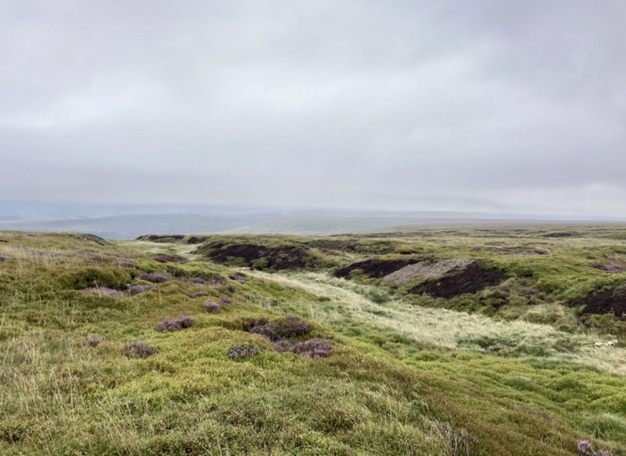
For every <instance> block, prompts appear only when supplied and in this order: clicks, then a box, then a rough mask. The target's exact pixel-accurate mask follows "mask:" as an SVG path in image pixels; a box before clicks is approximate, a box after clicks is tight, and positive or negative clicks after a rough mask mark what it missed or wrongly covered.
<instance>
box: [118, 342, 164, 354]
mask: <svg viewBox="0 0 626 456" xmlns="http://www.w3.org/2000/svg"><path fill="white" fill-rule="evenodd" d="M122 353H123V354H124V355H125V356H127V357H129V358H148V357H149V356H152V355H154V354H156V353H158V350H157V349H156V348H154V347H151V346H149V345H146V344H143V343H141V342H139V343H133V344H127V345H126V346H124V351H123V352H122Z"/></svg>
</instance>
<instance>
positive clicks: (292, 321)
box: [280, 315, 310, 338]
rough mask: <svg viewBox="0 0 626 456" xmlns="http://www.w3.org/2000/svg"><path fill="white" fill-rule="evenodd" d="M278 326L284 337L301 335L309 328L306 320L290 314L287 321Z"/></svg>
mask: <svg viewBox="0 0 626 456" xmlns="http://www.w3.org/2000/svg"><path fill="white" fill-rule="evenodd" d="M280 326H281V330H282V336H283V337H286V338H293V337H299V336H303V335H304V334H306V333H308V332H309V329H310V325H309V324H308V323H307V322H305V321H302V320H301V319H300V318H298V317H294V316H291V315H289V316H287V321H286V322H285V323H283V324H281V325H280Z"/></svg>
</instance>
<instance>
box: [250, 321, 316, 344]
mask: <svg viewBox="0 0 626 456" xmlns="http://www.w3.org/2000/svg"><path fill="white" fill-rule="evenodd" d="M310 329H311V327H310V325H309V323H307V322H305V321H303V320H302V319H300V318H299V317H294V316H287V321H285V322H283V323H268V320H267V318H265V317H262V318H259V319H258V320H254V321H252V322H251V323H250V329H249V331H250V333H252V334H257V335H259V336H262V337H264V338H266V339H267V340H270V341H272V342H275V341H277V340H281V339H293V338H296V337H300V336H303V335H305V334H307V333H308V332H309V330H310Z"/></svg>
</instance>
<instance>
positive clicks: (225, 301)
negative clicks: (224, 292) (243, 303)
mask: <svg viewBox="0 0 626 456" xmlns="http://www.w3.org/2000/svg"><path fill="white" fill-rule="evenodd" d="M231 303H232V301H231V300H230V299H228V298H227V297H226V296H220V304H224V305H229V304H231Z"/></svg>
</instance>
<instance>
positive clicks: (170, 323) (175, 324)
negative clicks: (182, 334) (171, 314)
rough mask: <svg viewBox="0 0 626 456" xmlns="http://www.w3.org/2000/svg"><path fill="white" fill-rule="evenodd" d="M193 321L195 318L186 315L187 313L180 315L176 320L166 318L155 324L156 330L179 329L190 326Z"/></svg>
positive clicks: (168, 330)
mask: <svg viewBox="0 0 626 456" xmlns="http://www.w3.org/2000/svg"><path fill="white" fill-rule="evenodd" d="M195 321H196V319H195V318H192V317H188V316H187V315H181V316H180V317H178V318H177V319H176V320H172V319H170V318H166V319H165V320H163V321H162V322H161V323H159V324H158V325H157V327H156V330H157V331H159V332H171V331H179V330H181V329H185V328H191V327H192V326H193V323H194V322H195Z"/></svg>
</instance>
